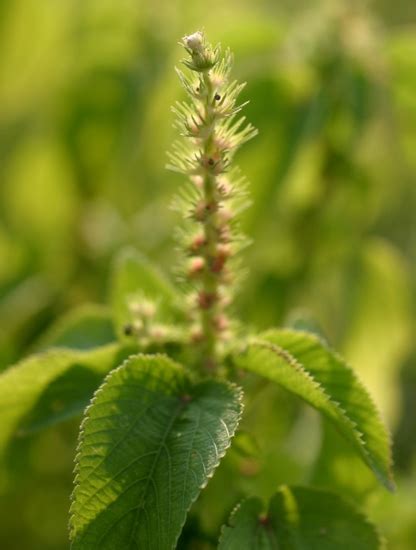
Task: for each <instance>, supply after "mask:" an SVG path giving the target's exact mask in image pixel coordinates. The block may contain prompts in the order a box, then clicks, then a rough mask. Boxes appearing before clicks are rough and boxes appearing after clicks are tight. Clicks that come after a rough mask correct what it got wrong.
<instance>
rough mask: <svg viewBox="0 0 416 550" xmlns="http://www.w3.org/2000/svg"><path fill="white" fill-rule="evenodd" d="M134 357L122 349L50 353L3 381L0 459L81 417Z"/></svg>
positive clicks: (1, 377)
mask: <svg viewBox="0 0 416 550" xmlns="http://www.w3.org/2000/svg"><path fill="white" fill-rule="evenodd" d="M127 355H128V351H127V350H123V349H121V348H120V347H119V346H117V345H112V346H106V347H103V348H98V349H96V350H94V351H74V350H68V349H61V350H56V349H54V350H50V351H47V352H44V353H40V354H38V355H33V356H32V357H29V358H28V359H24V360H23V361H21V362H20V363H17V364H16V365H14V366H12V367H10V368H9V369H7V370H6V371H4V372H3V373H2V374H1V375H0V417H1V430H0V455H2V454H3V453H4V451H5V449H6V447H7V445H8V443H9V442H10V439H11V438H12V437H13V436H17V437H18V436H24V435H27V434H28V433H31V432H33V431H36V430H38V429H40V428H43V427H45V426H49V425H52V424H55V423H57V422H59V421H62V420H65V419H67V418H71V417H73V416H75V415H77V414H79V413H81V412H82V411H83V410H84V408H85V407H86V405H87V404H88V402H89V400H90V399H91V396H92V395H93V394H94V391H95V390H96V389H97V387H98V386H99V384H100V382H101V381H102V379H103V377H104V376H105V375H106V374H107V373H108V371H110V370H111V369H112V368H114V367H116V366H117V365H119V364H120V362H121V361H123V360H124V359H125V358H126V356H127Z"/></svg>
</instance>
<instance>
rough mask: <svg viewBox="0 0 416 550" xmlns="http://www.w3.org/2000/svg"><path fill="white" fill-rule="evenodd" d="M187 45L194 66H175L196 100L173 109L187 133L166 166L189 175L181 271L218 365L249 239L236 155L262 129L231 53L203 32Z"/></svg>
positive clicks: (196, 321)
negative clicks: (245, 112) (248, 114)
mask: <svg viewBox="0 0 416 550" xmlns="http://www.w3.org/2000/svg"><path fill="white" fill-rule="evenodd" d="M181 45H182V46H184V48H185V50H186V52H187V54H188V57H187V58H186V59H185V60H183V63H184V65H185V66H186V67H187V68H188V69H189V70H190V73H189V74H186V75H185V74H184V73H183V72H182V71H180V70H179V69H177V73H178V76H179V78H180V80H181V83H182V85H183V87H184V89H185V91H186V92H187V95H188V96H189V98H190V101H189V102H177V103H176V105H175V107H174V108H173V111H174V113H175V114H176V117H177V120H176V124H175V126H176V128H177V129H178V130H179V131H180V134H181V139H180V140H178V141H177V142H175V143H174V146H173V150H172V152H171V153H170V154H169V158H170V164H169V165H168V168H170V169H173V170H175V171H178V172H180V173H182V174H185V175H187V176H188V177H189V179H190V183H189V185H188V186H187V187H186V188H185V189H183V190H182V192H181V193H180V195H179V197H178V199H177V201H176V207H177V209H178V210H179V211H180V212H181V214H182V215H183V214H184V213H186V216H185V217H186V221H185V224H184V227H183V228H182V229H181V232H180V236H179V241H180V245H181V249H182V250H183V251H185V253H186V259H185V260H184V266H185V267H184V269H183V270H182V272H183V278H184V279H185V280H186V281H187V284H188V289H189V292H188V297H189V302H190V312H191V313H190V315H191V321H192V325H193V326H192V330H191V338H192V341H193V342H195V343H197V344H198V345H199V346H200V349H201V357H202V359H203V364H204V366H205V367H206V368H208V369H211V370H215V369H216V367H217V364H218V358H219V356H220V354H221V346H222V345H223V343H224V342H226V341H227V339H229V338H230V328H231V325H230V321H229V318H228V316H227V315H226V309H227V307H228V305H229V304H230V303H231V301H232V292H233V290H235V288H236V283H237V272H238V271H239V270H237V269H236V259H235V257H236V254H237V253H238V252H239V251H240V250H241V248H242V247H243V246H244V245H245V244H246V240H245V239H244V238H243V237H242V235H241V233H240V231H239V229H238V213H239V212H240V211H241V210H242V209H243V208H245V206H246V205H247V192H246V182H245V179H244V178H243V177H242V176H241V174H240V173H239V170H238V168H234V167H232V158H233V155H234V153H235V151H236V150H237V149H238V148H239V147H240V146H241V145H242V144H243V143H245V142H246V141H248V140H249V139H251V138H252V137H254V136H255V135H256V134H257V130H256V129H255V128H254V127H253V126H252V125H251V124H245V117H241V116H239V112H240V111H241V109H242V108H243V107H244V105H245V104H242V105H237V104H236V101H237V98H238V95H239V94H240V92H241V91H242V89H243V88H244V84H239V83H238V82H236V81H234V80H230V71H231V68H232V55H231V52H230V51H229V50H226V51H225V52H224V54H222V52H221V48H220V46H219V45H217V46H216V47H212V46H211V45H210V44H209V43H208V42H207V41H206V39H205V36H204V34H203V33H202V32H199V31H198V32H195V33H194V34H192V35H189V36H185V37H184V38H183V39H182V41H181Z"/></svg>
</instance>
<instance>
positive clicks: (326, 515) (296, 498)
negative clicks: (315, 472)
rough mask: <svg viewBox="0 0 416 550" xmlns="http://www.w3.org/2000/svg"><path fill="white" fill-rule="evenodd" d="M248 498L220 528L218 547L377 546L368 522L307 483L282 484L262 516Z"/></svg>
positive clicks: (365, 549) (362, 549)
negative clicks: (310, 487) (301, 484)
mask: <svg viewBox="0 0 416 550" xmlns="http://www.w3.org/2000/svg"><path fill="white" fill-rule="evenodd" d="M262 509H263V505H262V502H261V501H260V500H259V499H256V498H250V499H248V500H246V501H245V502H243V503H242V504H241V505H240V506H239V507H238V508H237V509H236V510H235V511H234V512H233V514H232V516H231V518H230V520H229V525H228V526H226V527H224V528H223V532H222V536H221V540H220V544H219V547H218V548H219V550H245V549H247V550H278V549H279V550H304V549H308V550H334V549H337V550H350V549H351V548H356V549H357V550H380V549H381V548H382V547H384V545H383V543H382V541H381V538H380V536H379V534H378V533H377V531H376V530H375V529H374V527H373V526H372V525H371V524H370V523H369V521H368V520H367V519H366V518H365V517H364V516H363V515H362V514H361V513H360V512H358V511H357V510H356V509H355V508H354V507H353V506H352V505H351V504H349V503H348V502H346V501H344V500H343V499H342V498H340V497H338V496H337V495H335V494H331V493H327V492H324V491H318V490H315V489H309V488H306V487H287V486H284V487H281V488H280V489H279V490H278V492H277V493H276V494H275V495H274V496H273V497H272V498H271V500H270V504H269V509H268V511H267V515H262Z"/></svg>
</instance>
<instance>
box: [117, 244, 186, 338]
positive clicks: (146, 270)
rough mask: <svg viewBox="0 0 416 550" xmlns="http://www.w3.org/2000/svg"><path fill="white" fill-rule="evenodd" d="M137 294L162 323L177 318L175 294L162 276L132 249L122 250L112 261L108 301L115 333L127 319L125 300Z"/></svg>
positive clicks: (176, 296) (119, 330)
mask: <svg viewBox="0 0 416 550" xmlns="http://www.w3.org/2000/svg"><path fill="white" fill-rule="evenodd" d="M135 295H140V296H142V297H144V298H146V299H148V300H151V301H153V302H155V304H156V305H157V307H158V310H159V311H160V314H161V320H162V321H170V320H173V319H175V318H176V317H178V315H179V307H178V303H179V300H178V295H177V293H176V291H175V288H174V287H173V286H172V285H171V284H170V282H169V280H168V279H167V278H166V277H165V276H164V275H163V273H162V272H161V271H160V270H159V269H158V268H157V267H156V266H154V265H153V264H152V263H151V262H150V260H148V259H147V258H146V257H145V256H143V255H142V254H140V253H139V252H138V251H137V250H135V249H134V248H131V247H129V248H126V249H124V250H123V251H122V252H121V253H120V255H119V256H118V257H117V258H116V260H115V263H114V267H113V273H112V278H111V287H110V301H111V305H112V309H113V316H114V322H115V327H116V331H117V334H119V335H120V336H122V335H123V327H124V326H125V325H126V323H127V322H128V321H129V320H130V312H129V308H128V303H129V299H131V298H132V297H133V296H135Z"/></svg>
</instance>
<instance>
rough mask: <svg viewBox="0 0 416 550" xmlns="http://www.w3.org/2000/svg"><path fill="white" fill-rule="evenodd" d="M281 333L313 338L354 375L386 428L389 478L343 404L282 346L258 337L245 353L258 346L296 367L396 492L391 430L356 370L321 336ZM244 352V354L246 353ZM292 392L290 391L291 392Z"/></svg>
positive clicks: (380, 475) (267, 332)
mask: <svg viewBox="0 0 416 550" xmlns="http://www.w3.org/2000/svg"><path fill="white" fill-rule="evenodd" d="M278 330H279V332H281V333H288V334H294V333H295V334H299V335H304V336H306V337H308V338H312V339H314V340H316V341H317V342H319V343H320V345H321V346H322V347H323V348H324V349H325V350H326V351H328V352H329V353H331V354H332V355H334V356H335V357H336V359H337V360H338V361H340V362H341V363H342V364H343V365H344V366H345V368H347V369H348V370H349V372H350V373H352V376H353V377H354V379H355V381H356V382H358V384H359V385H360V387H361V389H362V391H364V393H365V394H366V395H367V397H368V399H369V401H370V403H371V404H372V406H373V407H374V410H375V411H376V414H377V416H378V418H379V420H380V423H381V424H382V426H383V427H384V430H385V436H386V439H387V441H386V443H387V444H388V448H389V455H388V466H389V470H388V472H387V473H388V476H387V477H386V476H385V475H384V474H383V472H382V471H380V469H379V467H378V466H377V465H376V464H375V463H374V461H373V459H372V456H371V453H370V452H369V451H368V446H367V442H366V440H365V439H364V435H363V434H362V433H361V432H360V431H359V430H358V428H357V424H356V422H354V421H353V420H352V419H351V418H350V417H349V416H348V414H347V411H346V410H345V409H343V408H342V407H341V404H340V403H339V402H338V401H335V400H334V399H332V398H331V397H330V396H329V395H328V393H327V392H326V391H325V390H324V388H323V387H322V386H321V384H320V383H319V382H318V381H317V380H315V378H314V377H313V376H312V375H311V373H309V372H308V371H307V370H306V369H305V367H304V366H303V365H302V364H301V363H300V362H299V361H298V360H297V359H295V357H293V355H292V354H291V353H290V352H289V351H287V350H286V349H284V348H282V347H281V346H278V345H276V344H273V343H271V342H268V341H265V340H263V339H262V338H261V336H262V335H260V336H258V337H253V338H251V339H250V340H249V342H248V344H247V346H246V348H245V350H244V351H247V350H248V347H249V346H250V345H252V346H256V347H260V348H262V349H269V350H270V351H272V352H274V353H276V354H277V355H278V356H279V357H280V358H281V359H283V360H284V361H286V362H287V363H288V364H289V365H290V366H292V367H294V368H295V369H296V370H297V371H299V372H300V373H301V374H302V375H303V376H305V378H307V379H308V380H309V381H310V382H311V384H312V385H313V386H314V387H315V388H316V389H317V390H319V392H321V393H322V395H323V396H324V398H325V399H326V400H327V402H328V404H329V405H331V406H332V407H333V408H334V409H335V410H336V412H338V413H339V415H340V416H341V417H342V419H343V420H344V421H345V422H346V424H348V425H349V426H350V427H351V429H352V432H353V433H354V435H355V437H356V439H357V442H358V443H359V444H360V445H361V447H362V448H361V451H362V453H363V458H365V459H366V460H365V461H366V462H367V464H368V465H369V466H370V468H371V469H372V471H373V472H374V474H375V475H376V477H377V479H378V480H379V481H380V483H381V484H382V485H383V486H384V487H386V488H387V489H388V490H389V491H392V492H393V491H395V484H394V481H393V479H392V476H391V469H392V467H393V459H392V453H391V435H390V432H389V430H388V429H387V426H385V424H384V423H383V422H382V421H381V415H380V412H379V409H378V407H377V406H376V404H375V403H374V401H373V399H372V398H371V396H370V394H369V393H368V391H367V389H366V388H365V386H364V385H363V384H362V382H361V381H360V379H359V378H358V376H357V374H356V373H355V371H354V369H352V367H351V366H350V365H348V363H346V361H345V360H344V359H343V358H342V357H341V356H340V355H339V354H338V353H337V352H335V351H333V350H332V349H331V348H330V347H329V346H328V345H327V343H326V342H325V340H324V339H322V338H320V337H319V336H317V335H314V334H311V333H310V332H307V331H298V330H288V329H278ZM274 332H275V331H274V330H273V329H271V330H269V331H266V332H264V333H263V335H264V336H265V337H266V336H267V335H269V334H270V335H272V334H273V333H274ZM244 351H243V353H244ZM289 391H290V390H289Z"/></svg>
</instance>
